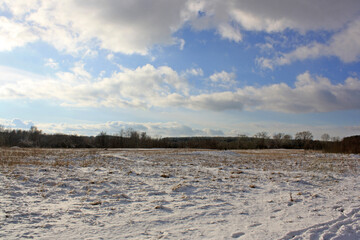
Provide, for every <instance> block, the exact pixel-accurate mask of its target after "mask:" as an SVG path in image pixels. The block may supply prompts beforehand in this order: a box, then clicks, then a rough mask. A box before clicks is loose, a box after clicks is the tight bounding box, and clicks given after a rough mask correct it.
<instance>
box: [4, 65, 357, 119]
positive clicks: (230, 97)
mask: <svg viewBox="0 0 360 240" xmlns="http://www.w3.org/2000/svg"><path fill="white" fill-rule="evenodd" d="M0 73H1V74H0V84H1V85H0V99H49V100H52V101H55V102H57V103H59V104H62V105H64V106H68V105H70V106H79V107H84V106H85V107H121V108H126V107H132V108H134V107H135V108H151V107H162V108H165V107H175V108H177V107H185V108H190V109H197V110H211V111H224V110H231V109H235V110H249V111H252V110H267V111H276V112H291V113H307V112H330V111H336V110H346V109H360V80H359V79H358V78H355V77H348V78H347V79H346V80H345V81H344V82H343V83H339V84H333V83H332V82H331V81H330V80H329V79H327V78H324V77H320V76H312V75H311V74H310V73H309V72H305V73H303V74H301V75H299V76H298V77H297V80H296V82H295V86H294V87H291V86H289V85H287V84H285V83H278V84H272V85H267V86H262V87H253V86H247V87H244V88H236V89H234V90H232V91H218V92H214V93H208V94H198V93H196V92H192V94H190V93H189V89H190V86H189V83H188V81H187V79H186V78H185V77H184V76H182V75H179V74H178V73H177V72H176V71H174V70H173V69H172V68H170V67H167V66H161V67H158V68H155V67H154V66H152V65H150V64H147V65H144V66H142V67H138V68H136V69H126V68H124V69H123V70H122V71H121V72H115V73H113V75H112V76H110V77H106V78H98V79H95V80H94V79H92V77H91V75H90V74H89V73H88V72H87V71H86V70H84V65H83V64H82V63H77V64H76V65H75V66H74V68H73V69H72V71H70V72H60V73H58V74H57V78H53V79H49V78H45V77H42V76H38V75H34V74H31V73H27V72H24V71H18V70H16V69H13V68H8V67H0ZM224 73H225V72H224ZM222 75H224V76H227V74H222V73H219V74H218V75H212V79H213V80H214V81H222V82H224V81H225V80H226V78H225V80H224V76H222ZM210 78H211V77H210ZM9 79H11V80H9ZM230 80H231V78H230ZM230 80H229V81H230ZM225 82H226V81H225Z"/></svg>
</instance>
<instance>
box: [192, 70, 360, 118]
mask: <svg viewBox="0 0 360 240" xmlns="http://www.w3.org/2000/svg"><path fill="white" fill-rule="evenodd" d="M188 103H189V105H188V106H189V107H190V108H194V109H208V110H213V111H222V110H226V109H236V110H243V109H245V110H250V111H251V110H268V111H276V112H291V113H307V112H330V111H336V110H345V109H359V108H360V80H359V79H357V78H353V77H349V78H347V79H346V80H345V82H344V83H343V84H341V83H340V84H336V85H334V84H332V83H331V82H330V80H329V79H327V78H324V77H312V76H311V75H310V73H308V72H305V73H303V74H301V75H299V76H298V77H297V81H296V82H295V87H294V88H292V87H290V86H289V85H287V84H285V83H280V84H273V85H268V86H263V87H259V88H255V87H251V86H248V87H245V88H238V89H237V90H236V91H234V92H230V91H227V92H218V93H212V94H201V95H197V96H191V98H190V100H189V102H188Z"/></svg>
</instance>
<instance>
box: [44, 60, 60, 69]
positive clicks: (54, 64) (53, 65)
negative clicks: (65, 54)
mask: <svg viewBox="0 0 360 240" xmlns="http://www.w3.org/2000/svg"><path fill="white" fill-rule="evenodd" d="M45 66H47V67H50V68H52V69H58V68H59V63H57V62H56V61H55V60H54V59H52V58H48V59H45Z"/></svg>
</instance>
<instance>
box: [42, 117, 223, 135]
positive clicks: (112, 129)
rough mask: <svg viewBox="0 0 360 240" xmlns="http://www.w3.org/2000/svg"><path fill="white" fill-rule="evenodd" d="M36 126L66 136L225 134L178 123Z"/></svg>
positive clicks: (116, 122)
mask: <svg viewBox="0 0 360 240" xmlns="http://www.w3.org/2000/svg"><path fill="white" fill-rule="evenodd" d="M36 126H37V127H38V128H39V129H41V130H43V131H44V132H46V133H66V134H82V135H97V134H99V133H100V132H101V131H105V132H106V133H108V134H117V133H119V132H120V131H121V129H124V130H126V129H130V128H131V129H133V130H135V131H139V132H146V133H147V134H148V135H149V136H152V137H155V136H161V137H170V136H176V137H181V136H222V135H224V133H223V132H222V131H221V130H218V129H208V128H206V129H197V128H192V127H189V126H186V125H183V124H179V123H177V122H161V123H160V122H155V123H153V122H145V123H138V122H121V121H110V122H105V123H81V124H67V123H37V124H36Z"/></svg>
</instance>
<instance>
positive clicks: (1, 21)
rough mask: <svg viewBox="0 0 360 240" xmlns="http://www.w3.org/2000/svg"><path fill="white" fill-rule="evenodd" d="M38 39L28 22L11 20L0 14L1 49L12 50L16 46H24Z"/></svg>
mask: <svg viewBox="0 0 360 240" xmlns="http://www.w3.org/2000/svg"><path fill="white" fill-rule="evenodd" d="M36 40H38V36H37V35H36V34H35V33H34V32H33V31H31V29H30V27H29V26H28V25H27V24H26V23H19V22H15V21H11V20H9V19H7V18H6V17H3V16H0V51H11V50H12V49H14V48H15V47H22V46H24V45H25V44H27V43H29V42H34V41H36Z"/></svg>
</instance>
